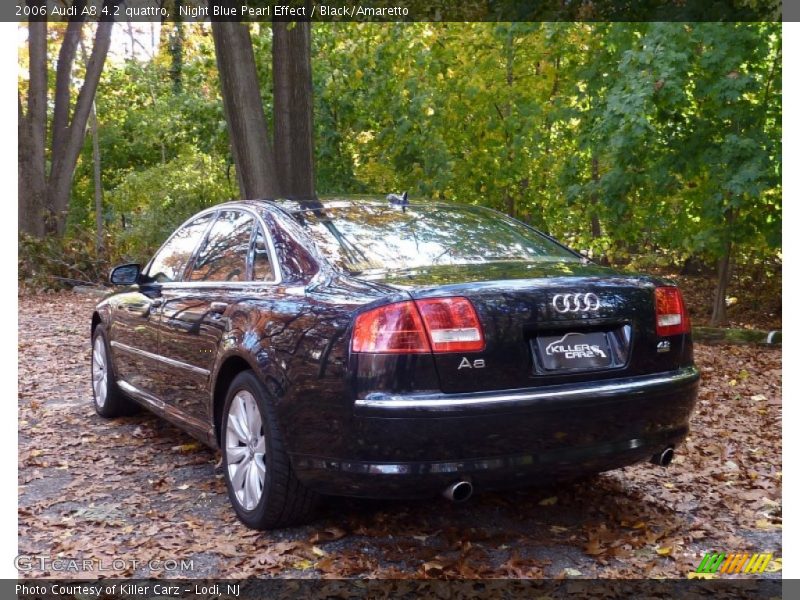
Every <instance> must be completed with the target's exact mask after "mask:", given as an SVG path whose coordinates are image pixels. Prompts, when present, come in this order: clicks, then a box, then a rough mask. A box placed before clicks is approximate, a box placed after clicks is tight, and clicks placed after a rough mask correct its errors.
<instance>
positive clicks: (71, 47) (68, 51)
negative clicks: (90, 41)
mask: <svg viewBox="0 0 800 600" xmlns="http://www.w3.org/2000/svg"><path fill="white" fill-rule="evenodd" d="M85 4H86V2H85V0H76V2H75V3H74V5H75V8H76V9H77V11H78V14H77V15H76V16H74V17H70V21H69V24H68V25H67V30H66V32H65V33H64V41H63V42H62V43H61V50H59V52H58V64H57V65H56V92H55V96H54V100H55V102H54V106H53V135H52V145H51V148H52V154H53V156H55V155H58V154H61V152H62V151H63V148H64V144H65V143H66V139H67V136H68V134H69V109H70V102H71V100H72V98H71V94H70V85H71V83H72V65H73V64H74V63H75V54H76V52H77V50H78V44H79V43H80V41H81V32H82V30H83V16H81V14H80V13H81V11H82V9H83V6H84V5H85Z"/></svg>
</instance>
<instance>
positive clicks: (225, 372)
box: [209, 352, 259, 447]
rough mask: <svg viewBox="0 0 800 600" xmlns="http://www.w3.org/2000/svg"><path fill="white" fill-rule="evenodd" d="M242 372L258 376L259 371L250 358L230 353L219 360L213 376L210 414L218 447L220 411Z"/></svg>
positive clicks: (220, 424) (220, 433) (220, 421)
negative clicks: (250, 372) (235, 380)
mask: <svg viewBox="0 0 800 600" xmlns="http://www.w3.org/2000/svg"><path fill="white" fill-rule="evenodd" d="M243 371H253V372H254V373H256V376H257V377H258V376H259V369H258V366H257V365H256V364H255V362H254V361H253V360H252V357H250V356H246V355H243V354H239V353H238V352H237V353H231V354H228V355H227V356H225V357H223V358H222V359H221V360H220V363H219V367H218V368H217V370H216V374H215V375H214V380H213V385H212V387H211V406H210V411H209V414H211V418H212V424H213V437H214V441H215V442H216V443H217V445H218V446H220V447H221V446H222V444H221V441H220V436H221V435H222V411H223V409H224V408H225V396H226V395H227V393H228V388H229V387H230V385H231V383H232V382H233V380H234V379H235V378H236V376H237V375H238V374H239V373H242V372H243Z"/></svg>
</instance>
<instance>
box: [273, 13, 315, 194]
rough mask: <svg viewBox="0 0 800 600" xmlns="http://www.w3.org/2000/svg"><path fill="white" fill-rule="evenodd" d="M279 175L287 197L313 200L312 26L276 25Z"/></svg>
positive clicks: (274, 42) (274, 85) (274, 95)
mask: <svg viewBox="0 0 800 600" xmlns="http://www.w3.org/2000/svg"><path fill="white" fill-rule="evenodd" d="M272 81H273V103H274V106H275V109H274V119H273V121H274V126H273V139H274V141H275V174H276V176H277V181H278V190H279V194H280V195H281V196H283V197H284V198H293V199H310V198H313V197H314V195H315V187H314V121H313V111H314V104H313V99H312V93H311V24H310V23H308V22H303V21H301V22H292V23H285V22H279V21H274V22H273V24H272Z"/></svg>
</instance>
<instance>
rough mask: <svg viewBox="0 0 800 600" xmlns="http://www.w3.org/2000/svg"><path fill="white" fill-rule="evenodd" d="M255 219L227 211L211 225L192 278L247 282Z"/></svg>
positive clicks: (190, 278) (196, 261) (197, 279)
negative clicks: (248, 259) (248, 255)
mask: <svg viewBox="0 0 800 600" xmlns="http://www.w3.org/2000/svg"><path fill="white" fill-rule="evenodd" d="M252 235H253V218H252V217H251V216H250V215H248V214H246V213H242V212H239V211H232V210H226V211H223V212H221V213H220V214H219V217H218V218H217V220H216V221H215V222H214V224H213V225H212V226H211V230H210V231H209V232H208V236H207V237H206V240H205V242H204V243H203V246H202V247H201V248H200V252H199V253H198V255H197V259H196V260H195V263H194V267H193V268H192V272H191V275H190V277H189V280H190V281H219V282H225V281H247V253H248V251H249V249H250V239H251V237H252Z"/></svg>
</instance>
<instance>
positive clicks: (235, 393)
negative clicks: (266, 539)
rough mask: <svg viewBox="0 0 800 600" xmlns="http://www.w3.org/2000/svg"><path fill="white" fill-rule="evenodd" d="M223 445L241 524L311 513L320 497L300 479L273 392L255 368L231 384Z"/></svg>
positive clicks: (300, 519)
mask: <svg viewBox="0 0 800 600" xmlns="http://www.w3.org/2000/svg"><path fill="white" fill-rule="evenodd" d="M220 447H221V448H222V461H223V462H222V466H223V473H224V475H225V483H226V486H227V488H228V497H229V498H230V501H231V504H232V505H233V508H234V510H235V511H236V515H237V516H238V517H239V519H240V520H241V521H242V523H244V524H245V525H247V526H248V527H250V528H251V529H261V530H263V529H273V528H277V527H287V526H290V525H299V524H302V523H305V522H306V521H308V520H309V519H310V518H311V517H312V515H313V514H314V510H315V508H316V506H317V504H318V501H319V496H318V494H316V493H315V492H313V491H311V490H309V489H308V488H306V487H305V486H304V485H303V484H302V483H301V482H300V481H299V480H298V479H297V477H296V475H295V473H294V470H293V469H292V466H291V463H290V462H289V455H288V453H287V452H286V448H285V447H284V444H283V438H282V436H281V433H280V430H279V429H278V426H277V423H276V420H275V411H274V409H273V407H272V405H271V404H270V402H269V394H268V392H267V390H266V388H265V386H264V384H262V383H261V381H260V380H259V379H258V377H256V375H255V374H254V373H253V372H252V371H243V372H242V373H239V375H237V376H236V377H235V378H234V380H233V381H232V382H231V385H230V387H229V388H228V393H227V396H226V398H225V408H224V410H223V413H222V431H221V432H220Z"/></svg>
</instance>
